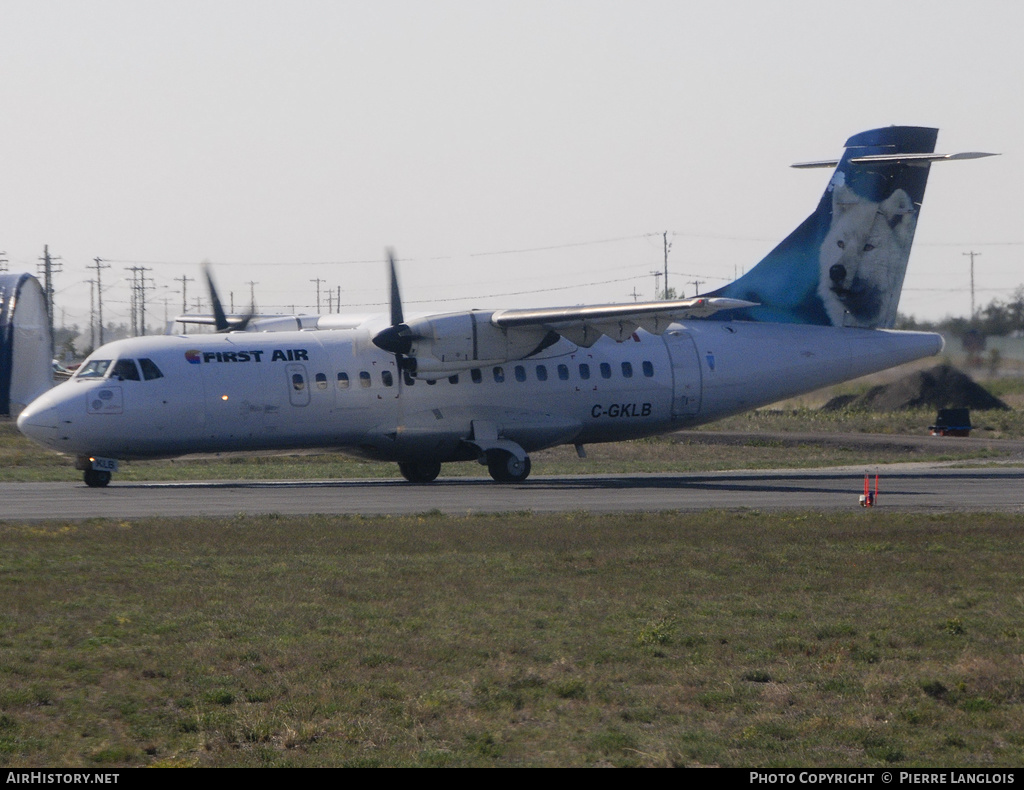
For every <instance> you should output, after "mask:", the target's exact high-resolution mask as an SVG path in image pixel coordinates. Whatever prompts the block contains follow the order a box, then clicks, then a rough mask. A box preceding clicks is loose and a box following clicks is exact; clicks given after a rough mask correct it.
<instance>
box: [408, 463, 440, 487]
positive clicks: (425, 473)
mask: <svg viewBox="0 0 1024 790" xmlns="http://www.w3.org/2000/svg"><path fill="white" fill-rule="evenodd" d="M398 471H399V472H401V473H402V477H404V478H405V479H406V480H408V481H409V482H410V483H433V482H434V481H435V480H436V479H437V476H438V475H439V474H441V463H440V462H439V461H410V462H409V463H400V464H399V465H398Z"/></svg>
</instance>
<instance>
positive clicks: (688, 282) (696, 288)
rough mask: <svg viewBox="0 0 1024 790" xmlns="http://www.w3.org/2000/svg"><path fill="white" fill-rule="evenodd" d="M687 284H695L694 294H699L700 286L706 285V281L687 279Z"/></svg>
mask: <svg viewBox="0 0 1024 790" xmlns="http://www.w3.org/2000/svg"><path fill="white" fill-rule="evenodd" d="M686 284H687V285H692V286H693V295H694V296H697V295H698V294H699V293H700V287H701V286H702V285H704V281H703V280H689V281H687V283H686Z"/></svg>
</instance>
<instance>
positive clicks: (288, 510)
mask: <svg viewBox="0 0 1024 790" xmlns="http://www.w3.org/2000/svg"><path fill="white" fill-rule="evenodd" d="M874 471H875V470H871V474H872V477H871V488H872V490H874V486H875V483H874V476H873V475H874ZM877 471H878V474H879V481H878V498H877V500H876V504H875V507H874V508H873V509H874V510H876V511H881V510H898V511H916V512H921V511H932V512H943V511H962V512H971V511H975V512H981V511H999V512H1019V513H1024V467H1020V466H988V467H984V468H955V467H952V466H944V465H941V464H929V463H907V464H895V465H888V466H882V467H879V468H878V470H877ZM864 472H865V470H864V468H863V467H856V468H854V467H843V468H829V469H813V470H803V469H801V470H792V469H790V470H785V469H781V470H767V471H766V470H754V471H731V472H707V473H701V474H643V475H616V476H609V475H579V476H558V477H554V476H550V477H546V476H537V477H531V478H530V479H529V480H527V481H526V482H524V483H522V484H516V485H509V484H502V485H499V484H496V483H494V482H492V481H491V480H490V478H448V479H445V478H440V479H439V480H438V481H437V482H435V483H432V484H430V485H411V484H409V483H406V482H404V481H400V480H337V481H203V482H177V483H133V482H119V481H117V479H116V478H115V481H114V482H113V483H111V485H110V486H108V487H107V488H87V487H86V486H85V485H83V484H81V483H4V484H0V503H2V506H0V510H2V512H0V519H3V520H25V519H31V520H34V519H83V518H93V517H106V518H138V517H146V516H169V517H185V516H192V515H203V516H234V515H237V514H240V513H242V514H260V513H278V514H282V515H302V514H312V513H347V514H361V515H381V514H395V515H398V514H412V513H422V512H426V511H433V510H437V511H441V512H444V513H451V514H468V513H500V512H514V511H518V512H523V511H532V512H536V513H553V512H569V511H590V512H595V513H610V512H631V511H647V512H651V511H698V510H707V509H709V508H727V509H735V508H742V509H747V510H812V511H834V510H845V509H850V508H860V504H859V499H860V494H861V493H863V489H864Z"/></svg>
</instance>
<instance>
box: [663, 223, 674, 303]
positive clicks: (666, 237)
mask: <svg viewBox="0 0 1024 790" xmlns="http://www.w3.org/2000/svg"><path fill="white" fill-rule="evenodd" d="M661 240H662V243H663V244H664V246H665V298H666V299H668V251H669V249H670V248H671V247H672V245H671V244H669V243H668V231H667V230H666V231H665V232H664V233H662V234H661Z"/></svg>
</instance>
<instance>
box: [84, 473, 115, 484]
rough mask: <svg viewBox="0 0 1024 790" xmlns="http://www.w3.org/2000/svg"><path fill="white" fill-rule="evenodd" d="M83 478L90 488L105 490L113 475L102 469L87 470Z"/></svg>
mask: <svg viewBox="0 0 1024 790" xmlns="http://www.w3.org/2000/svg"><path fill="white" fill-rule="evenodd" d="M83 477H84V478H85V484H86V485H87V486H89V488H103V487H104V486H106V485H107V484H108V483H109V482H110V477H111V475H110V472H104V471H103V470H101V469H86V470H85V474H84V475H83Z"/></svg>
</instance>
